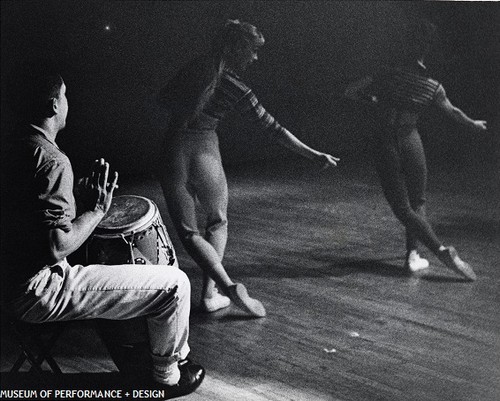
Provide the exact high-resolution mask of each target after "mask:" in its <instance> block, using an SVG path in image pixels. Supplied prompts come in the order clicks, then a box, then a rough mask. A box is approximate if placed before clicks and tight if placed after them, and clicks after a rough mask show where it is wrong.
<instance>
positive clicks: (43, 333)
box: [8, 319, 69, 375]
mask: <svg viewBox="0 0 500 401" xmlns="http://www.w3.org/2000/svg"><path fill="white" fill-rule="evenodd" d="M8 324H9V328H10V330H11V331H12V333H13V334H14V338H15V339H16V341H17V343H18V346H19V348H20V349H21V353H20V355H19V357H18V358H17V360H16V362H15V363H14V365H13V366H12V368H11V370H10V371H11V372H19V370H20V369H21V367H22V366H23V365H24V363H25V362H26V361H28V363H29V364H30V365H31V367H30V369H29V371H30V372H32V371H35V372H36V373H38V374H42V372H43V371H44V369H43V368H42V365H43V363H44V362H47V365H48V366H49V368H50V371H51V372H52V373H54V374H56V375H62V371H61V368H60V367H59V365H58V364H57V362H56V361H55V360H54V358H53V357H52V356H51V353H50V352H51V350H52V348H53V347H54V345H55V344H56V342H57V339H58V338H59V337H60V335H61V334H62V333H63V332H64V329H65V328H66V326H67V325H68V324H69V322H54V323H26V322H23V321H20V320H17V319H9V322H8Z"/></svg>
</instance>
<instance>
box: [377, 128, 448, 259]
mask: <svg viewBox="0 0 500 401" xmlns="http://www.w3.org/2000/svg"><path fill="white" fill-rule="evenodd" d="M400 152H401V150H400V147H399V143H398V138H390V139H386V140H383V141H380V142H379V149H378V160H377V171H378V173H379V177H380V183H381V185H382V190H383V192H384V195H385V198H386V199H387V201H388V202H389V205H390V206H391V209H392V211H393V212H394V214H395V215H396V217H397V218H398V219H399V220H400V221H401V222H402V223H403V225H404V226H405V228H406V229H407V230H408V231H409V232H410V233H411V234H410V236H412V235H413V236H414V237H415V238H417V239H418V240H420V241H421V242H422V243H423V244H425V245H426V246H427V247H428V248H429V249H430V250H431V251H432V252H434V253H437V252H438V251H439V248H440V247H441V242H440V241H439V239H438V238H437V236H436V234H435V233H434V231H433V230H432V228H431V226H430V224H429V223H428V221H427V219H425V218H423V217H422V216H421V215H419V214H418V213H416V212H415V211H414V210H413V208H412V207H411V204H410V199H409V195H408V191H407V185H406V178H405V174H404V171H403V164H402V156H401V153H400Z"/></svg>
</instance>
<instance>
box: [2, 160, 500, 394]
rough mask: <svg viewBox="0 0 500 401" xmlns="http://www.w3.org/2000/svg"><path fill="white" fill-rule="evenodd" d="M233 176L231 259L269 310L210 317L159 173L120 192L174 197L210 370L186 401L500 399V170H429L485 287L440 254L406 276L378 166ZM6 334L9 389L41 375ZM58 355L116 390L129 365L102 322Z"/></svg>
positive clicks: (452, 235)
mask: <svg viewBox="0 0 500 401" xmlns="http://www.w3.org/2000/svg"><path fill="white" fill-rule="evenodd" d="M227 175H228V181H229V190H230V203H229V242H228V246H227V253H226V257H225V266H226V268H227V270H228V271H229V273H230V275H231V276H232V277H233V279H235V281H241V282H243V283H244V284H245V285H246V286H247V288H248V289H249V292H250V294H251V295H253V296H255V297H256V298H258V299H260V300H262V302H263V303H264V304H265V306H266V308H267V310H268V316H267V317H266V318H263V319H248V318H247V317H245V315H244V314H243V313H241V312H239V311H238V310H236V309H234V308H233V307H230V308H228V309H227V310H224V311H221V312H217V313H214V314H212V315H206V314H202V313H200V312H199V311H198V309H197V304H198V298H199V294H200V286H201V277H200V274H199V270H198V268H197V267H196V266H195V264H194V262H193V261H192V260H191V259H190V258H189V257H188V256H187V255H186V253H185V251H184V250H183V249H182V247H181V246H180V245H179V243H178V240H177V238H176V235H175V234H174V232H173V229H172V228H171V223H170V220H169V219H168V217H167V213H166V209H165V204H164V201H163V199H162V196H161V192H160V189H159V186H158V184H157V182H156V181H154V180H152V179H150V178H147V179H140V180H139V179H132V178H130V179H128V180H127V178H126V177H125V178H124V179H123V180H122V185H121V188H120V189H119V191H120V192H119V194H131V193H134V194H137V195H143V196H147V197H149V198H151V199H153V200H154V201H155V202H156V203H157V204H158V205H159V207H160V210H161V212H162V215H163V218H164V221H165V223H166V225H167V226H168V227H169V232H170V234H171V236H172V237H173V239H174V242H175V243H176V244H177V253H178V256H179V259H180V263H181V267H182V268H183V269H184V270H185V271H186V272H187V273H188V275H189V276H190V277H191V279H192V285H193V308H192V315H191V336H190V345H191V349H192V353H191V357H192V358H193V359H195V360H197V361H199V362H200V363H201V364H203V365H204V366H205V367H206V369H207V377H206V379H205V382H204V383H203V384H202V386H201V387H200V388H199V390H198V391H197V392H196V393H194V394H192V395H190V396H188V397H186V398H185V399H186V400H192V401H234V400H251V401H261V400H273V401H284V400H304V401H314V400H343V401H364V400H366V401H374V400H384V401H385V400H394V401H396V400H397V401H400V400H415V401H425V400H428V401H435V400H453V401H460V400H463V401H474V400H477V401H493V400H499V399H500V363H499V361H500V341H499V340H500V330H499V329H500V313H499V311H500V298H499V291H498V290H499V282H500V207H499V206H500V175H499V169H498V166H494V167H491V166H486V165H479V166H475V167H470V166H467V167H462V168H459V169H458V170H457V169H453V168H443V167H439V166H431V168H430V171H429V175H430V178H429V191H428V213H429V218H430V220H431V222H432V224H433V226H434V228H435V229H436V231H437V233H438V236H439V237H440V238H442V240H443V242H444V243H445V244H453V245H454V246H455V247H456V248H457V250H458V251H459V254H460V255H461V257H462V258H463V259H465V260H466V261H468V262H469V263H470V264H471V265H472V266H473V267H474V269H475V271H476V273H477V275H478V280H477V281H476V282H474V283H466V282H462V281H461V280H460V279H457V276H455V275H454V274H453V273H452V272H449V271H447V270H446V269H444V268H442V267H441V266H439V263H438V262H437V260H436V259H435V258H434V257H433V256H432V255H430V253H429V252H428V251H426V250H425V249H422V253H423V254H424V255H425V256H426V257H428V258H429V260H430V261H431V265H432V268H431V269H430V271H429V272H428V273H427V274H426V275H424V276H422V277H415V276H411V275H409V274H407V272H405V271H404V270H403V268H402V264H403V256H404V231H403V229H402V227H401V225H400V224H399V223H398V222H397V221H396V219H395V218H394V217H393V215H392V213H391V211H390V209H389V207H388V205H387V204H386V202H385V200H384V199H383V197H382V194H381V191H380V189H379V186H378V182H377V178H376V176H375V175H374V173H373V171H372V170H370V169H369V168H366V167H363V166H349V165H347V164H346V165H341V166H340V167H339V168H338V169H337V170H331V171H326V172H321V173H319V172H317V171H312V170H311V166H310V165H308V164H304V163H299V162H298V161H296V160H293V161H292V162H290V163H288V164H279V165H271V164H270V162H268V163H260V164H259V165H258V166H255V165H254V166H252V165H247V166H238V167H235V166H229V168H228V169H227ZM2 330H3V331H2V357H1V371H2V388H7V387H9V386H10V387H12V386H13V384H12V383H14V382H16V380H21V382H22V377H23V375H24V376H26V375H27V373H23V374H20V375H16V377H17V378H14V376H13V375H10V374H8V373H6V372H8V370H9V367H10V366H11V364H12V363H13V360H14V359H15V352H16V349H15V348H14V346H13V342H12V338H11V337H9V334H8V333H6V331H5V327H3V328H2ZM54 355H55V357H56V359H57V360H58V361H59V363H60V365H61V366H62V368H63V371H64V372H66V373H68V375H67V377H68V380H73V381H79V380H81V382H82V383H83V382H84V380H88V381H89V382H92V383H94V384H95V383H101V386H102V388H107V386H111V385H113V386H115V384H113V383H115V381H116V368H115V366H114V364H113V363H112V362H111V360H110V359H109V357H108V354H107V352H106V350H105V348H104V346H103V345H102V342H101V341H100V339H99V338H98V337H97V335H96V334H95V331H94V330H93V328H92V327H91V326H89V325H88V324H86V323H82V324H80V323H77V325H75V326H73V328H71V329H70V330H69V331H67V332H66V333H65V334H64V336H63V338H62V339H61V340H60V341H59V344H58V346H57V347H56V349H55V350H54ZM20 378H21V379H20ZM107 380H109V381H107ZM17 383H19V381H18V382H17Z"/></svg>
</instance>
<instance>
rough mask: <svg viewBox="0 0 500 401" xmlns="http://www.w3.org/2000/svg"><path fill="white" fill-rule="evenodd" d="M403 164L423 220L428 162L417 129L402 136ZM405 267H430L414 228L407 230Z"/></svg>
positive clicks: (414, 204)
mask: <svg viewBox="0 0 500 401" xmlns="http://www.w3.org/2000/svg"><path fill="white" fill-rule="evenodd" d="M399 147H400V152H401V164H402V169H403V172H404V175H405V179H406V189H407V192H408V197H409V201H410V206H411V208H412V209H413V210H414V211H415V213H417V214H418V215H419V216H420V217H421V218H422V219H423V220H426V216H425V201H426V198H425V193H426V186H427V163H426V159H425V152H424V147H423V145H422V140H421V139H420V135H419V133H418V131H417V130H416V129H414V130H411V131H410V132H407V133H406V135H405V136H404V137H402V138H400V143H399ZM405 267H406V268H408V269H409V270H411V271H418V270H421V269H425V268H427V267H429V262H428V260H426V259H423V258H421V257H420V255H419V254H418V239H417V236H416V235H415V233H414V232H413V231H412V230H408V229H407V230H406V259H405Z"/></svg>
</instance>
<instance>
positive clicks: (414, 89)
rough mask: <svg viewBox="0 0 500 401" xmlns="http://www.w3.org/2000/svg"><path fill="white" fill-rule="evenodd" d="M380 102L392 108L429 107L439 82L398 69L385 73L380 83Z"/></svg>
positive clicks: (414, 108) (413, 108) (411, 108)
mask: <svg viewBox="0 0 500 401" xmlns="http://www.w3.org/2000/svg"><path fill="white" fill-rule="evenodd" d="M380 87H381V91H380V95H379V97H380V100H381V101H383V102H387V103H390V104H391V106H393V107H398V108H403V109H410V110H420V109H422V108H424V107H426V106H428V105H430V104H431V103H432V102H433V100H434V97H435V95H436V92H437V89H438V87H439V82H437V81H435V80H433V79H431V78H428V77H424V76H421V75H418V74H414V73H411V72H408V71H404V70H400V69H391V70H387V71H385V73H384V74H383V75H382V77H381V82H380Z"/></svg>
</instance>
